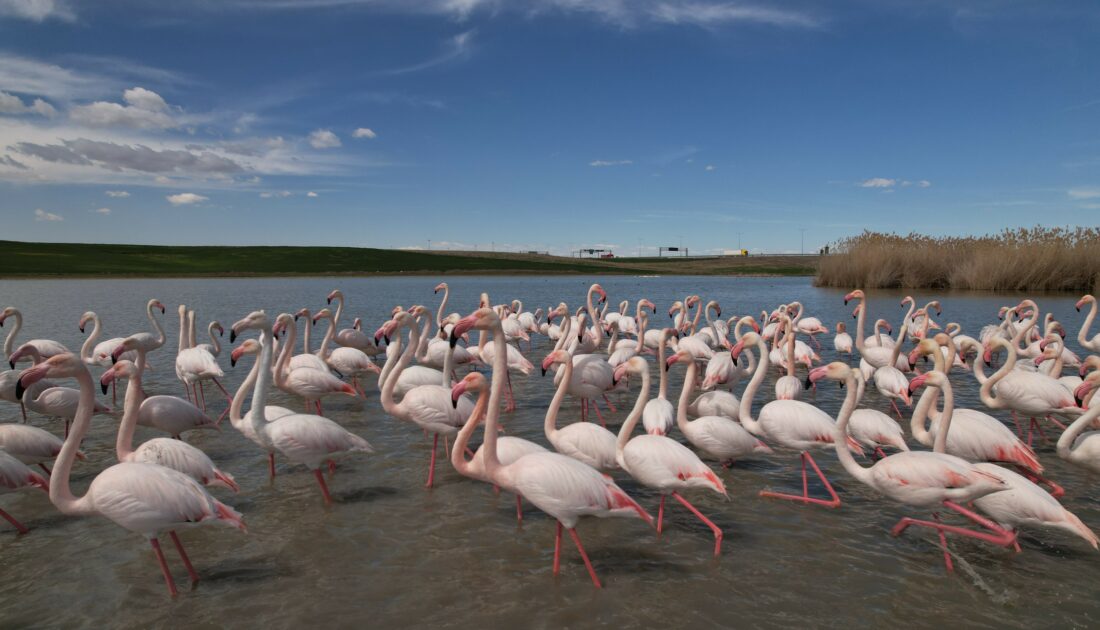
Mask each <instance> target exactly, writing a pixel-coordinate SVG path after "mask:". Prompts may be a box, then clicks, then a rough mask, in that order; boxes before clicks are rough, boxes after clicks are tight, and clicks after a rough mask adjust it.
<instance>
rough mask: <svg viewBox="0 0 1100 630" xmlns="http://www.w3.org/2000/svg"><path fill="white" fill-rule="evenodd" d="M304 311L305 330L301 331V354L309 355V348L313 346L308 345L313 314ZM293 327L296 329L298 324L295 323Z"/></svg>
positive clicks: (307, 310)
mask: <svg viewBox="0 0 1100 630" xmlns="http://www.w3.org/2000/svg"><path fill="white" fill-rule="evenodd" d="M303 310H305V320H306V323H305V328H304V329H303V330H302V354H309V353H310V350H309V347H310V346H311V345H313V344H311V343H310V336H311V335H310V333H311V332H312V331H313V313H311V312H309V309H308V308H307V309H303ZM294 327H295V328H297V327H298V324H297V323H295V324H294Z"/></svg>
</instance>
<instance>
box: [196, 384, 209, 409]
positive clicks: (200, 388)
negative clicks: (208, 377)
mask: <svg viewBox="0 0 1100 630" xmlns="http://www.w3.org/2000/svg"><path fill="white" fill-rule="evenodd" d="M195 389H197V390H198V392H199V396H200V397H201V399H202V411H203V413H206V383H205V382H203V381H199V382H198V383H196V384H195Z"/></svg>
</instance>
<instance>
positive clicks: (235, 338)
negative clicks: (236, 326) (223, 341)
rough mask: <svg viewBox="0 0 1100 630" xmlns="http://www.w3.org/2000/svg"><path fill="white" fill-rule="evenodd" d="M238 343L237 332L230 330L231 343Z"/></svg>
mask: <svg viewBox="0 0 1100 630" xmlns="http://www.w3.org/2000/svg"><path fill="white" fill-rule="evenodd" d="M236 341H237V331H235V330H230V331H229V343H236Z"/></svg>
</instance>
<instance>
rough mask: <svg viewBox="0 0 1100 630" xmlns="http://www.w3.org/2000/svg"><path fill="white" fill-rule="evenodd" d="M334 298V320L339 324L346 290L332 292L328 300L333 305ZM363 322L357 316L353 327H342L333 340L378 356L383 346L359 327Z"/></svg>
mask: <svg viewBox="0 0 1100 630" xmlns="http://www.w3.org/2000/svg"><path fill="white" fill-rule="evenodd" d="M333 300H335V301H336V313H335V314H333V316H332V321H333V322H334V323H335V325H337V326H338V325H339V324H340V317H342V316H343V314H344V292H343V291H341V290H339V289H335V290H333V291H332V292H330V293H329V294H328V297H327V298H326V301H327V303H328V304H329V305H331V304H332V302H333ZM361 324H362V320H360V319H359V318H356V319H355V322H354V323H353V325H352V327H351V328H343V329H341V330H340V332H338V333H336V336H335V337H334V338H333V341H335V342H336V345H338V346H342V347H345V348H355V349H356V350H360V351H362V352H364V353H366V355H367V356H369V357H375V356H378V355H379V354H381V353H382V352H383V350H382V348H381V347H379V346H378V344H377V343H375V341H374V338H373V337H371V336H370V335H368V334H366V333H365V332H363V331H362V330H360V329H359V328H360V326H361Z"/></svg>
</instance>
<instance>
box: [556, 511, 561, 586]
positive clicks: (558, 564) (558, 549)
mask: <svg viewBox="0 0 1100 630" xmlns="http://www.w3.org/2000/svg"><path fill="white" fill-rule="evenodd" d="M560 571H561V521H558V529H557V533H556V534H555V535H554V575H555V576H557V574H558V573H559V572H560Z"/></svg>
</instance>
